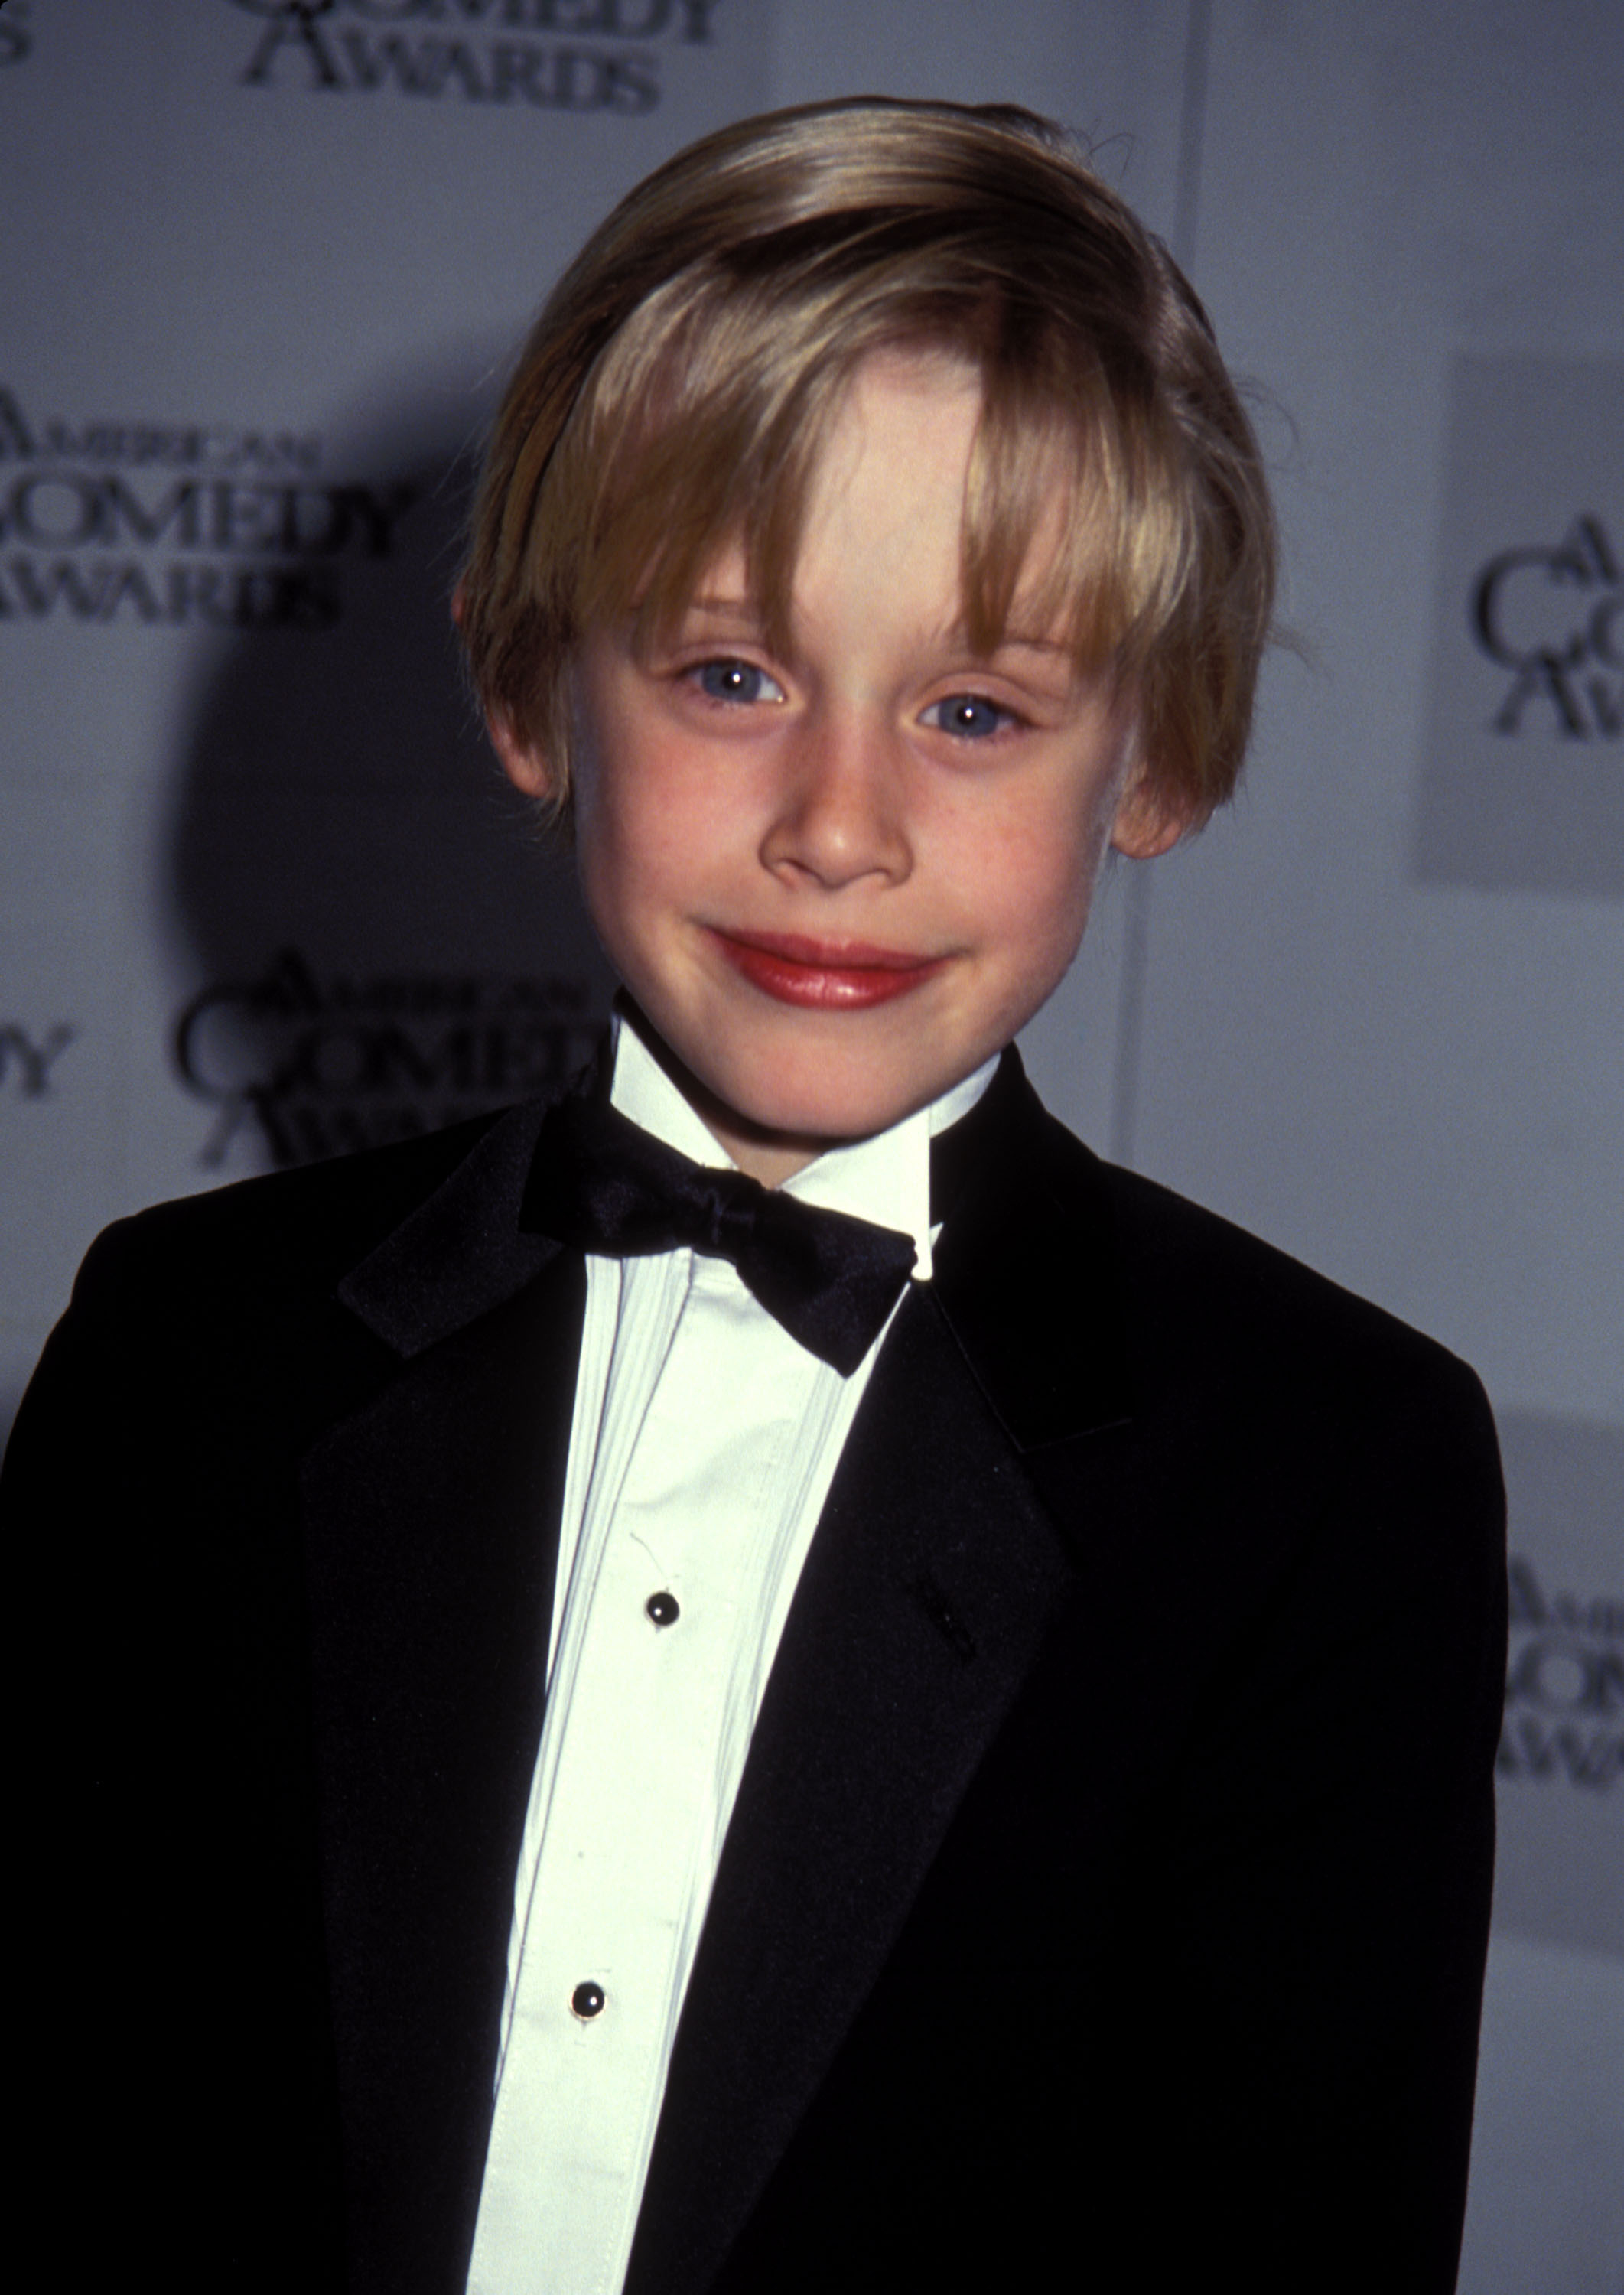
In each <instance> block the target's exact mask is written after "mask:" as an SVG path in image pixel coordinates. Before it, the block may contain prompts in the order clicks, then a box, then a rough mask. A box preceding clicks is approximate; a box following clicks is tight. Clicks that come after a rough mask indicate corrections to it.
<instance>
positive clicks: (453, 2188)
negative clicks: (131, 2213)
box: [301, 1111, 585, 2295]
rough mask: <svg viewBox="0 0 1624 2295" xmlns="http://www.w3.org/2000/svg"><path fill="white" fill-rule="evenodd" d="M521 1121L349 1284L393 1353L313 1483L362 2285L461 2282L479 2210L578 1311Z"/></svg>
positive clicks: (345, 2113)
mask: <svg viewBox="0 0 1624 2295" xmlns="http://www.w3.org/2000/svg"><path fill="white" fill-rule="evenodd" d="M536 1122H537V1118H536V1115H535V1112H534V1111H524V1112H521V1113H520V1114H518V1115H514V1116H511V1117H507V1118H504V1119H502V1122H501V1123H498V1124H496V1125H495V1126H494V1127H493V1129H492V1131H490V1132H488V1133H487V1134H486V1136H485V1137H484V1139H481V1140H480V1142H479V1144H478V1146H477V1147H476V1148H475V1150H474V1152H473V1154H472V1155H471V1156H469V1158H468V1159H467V1161H466V1162H465V1163H464V1164H462V1165H461V1167H460V1168H459V1169H458V1171H457V1172H455V1173H453V1177H452V1178H451V1180H448V1181H447V1182H446V1183H445V1186H444V1187H442V1188H440V1189H438V1190H437V1193H436V1194H435V1195H434V1196H432V1197H430V1198H429V1199H428V1202H427V1203H426V1204H425V1205H422V1206H421V1208H420V1210H419V1211H418V1212H416V1213H413V1215H412V1218H411V1219H409V1220H408V1221H406V1222H405V1223H404V1226H402V1227H401V1228H399V1229H396V1232H395V1233H394V1234H393V1235H392V1236H391V1237H389V1238H388V1241H387V1242H386V1243H385V1244H384V1245H383V1246H381V1247H380V1248H379V1250H378V1251H376V1252H374V1253H372V1254H371V1255H370V1257H369V1258H368V1259H367V1261H366V1262H363V1265H362V1266H361V1267H359V1268H357V1269H356V1270H354V1272H353V1273H352V1274H351V1275H350V1276H349V1277H348V1278H347V1279H346V1281H345V1283H344V1284H343V1285H342V1286H341V1287H340V1296H341V1297H342V1298H343V1299H344V1300H345V1302H346V1303H347V1305H348V1306H349V1307H350V1308H351V1309H352V1311H354V1312H355V1313H356V1314H358V1315H360V1316H361V1318H362V1319H363V1321H365V1322H366V1323H367V1325H368V1327H370V1328H371V1330H373V1331H374V1332H375V1333H376V1334H377V1335H379V1336H380V1337H382V1338H384V1339H385V1340H387V1341H388V1344H390V1345H391V1346H393V1347H394V1349H395V1350H396V1352H397V1354H399V1355H401V1356H402V1357H404V1360H403V1362H402V1366H401V1368H400V1370H399V1372H398V1374H397V1375H396V1376H395V1377H394V1378H393V1379H392V1380H391V1381H390V1382H389V1383H388V1384H387V1385H386V1386H385V1387H384V1389H383V1390H382V1392H381V1393H379V1395H378V1396H377V1397H376V1399H375V1400H374V1401H371V1403H370V1404H369V1405H368V1406H367V1407H366V1408H365V1409H363V1410H361V1411H360V1412H358V1413H357V1414H356V1415H355V1417H351V1418H349V1419H348V1420H347V1421H345V1422H344V1423H343V1424H341V1425H339V1426H338V1427H337V1428H335V1429H334V1430H332V1432H331V1433H329V1434H328V1435H327V1436H326V1437H325V1438H324V1439H323V1440H322V1442H321V1443H320V1444H319V1445H318V1446H317V1447H316V1449H315V1450H314V1451H313V1452H312V1453H311V1454H310V1456H309V1457H308V1458H306V1462H305V1466H304V1471H303V1476H302V1485H301V1498H302V1505H303V1514H304V1524H305V1536H306V1566H307V1572H308V1580H309V1589H310V1614H311V1646H312V1680H313V1711H314V1736H315V1752H316V1768H317V1776H318V1792H319V1799H320V1809H321V1824H322V1878H323V1895H324V1907H325V1917H326V1923H327V1936H328V1950H329V1962H330V1970H331V1997H332V2006H333V2021H334V2030H335V2036H336V2040H337V2049H338V2057H339V2098H340V2111H341V2115H342V2120H343V2129H344V2156H345V2165H346V2179H347V2188H346V2205H347V2220H348V2235H349V2247H350V2280H349V2285H350V2288H351V2290H352V2295H446V2291H448V2290H450V2289H453V2288H460V2287H461V2275H462V2273H463V2272H464V2271H465V2269H466V2261H467V2253H468V2244H469V2239H470V2238H471V2234H472V2222H473V2212H474V2209H475V2207H476V2205H477V2193H478V2183H479V2177H480V2173H481V2170H482V2166H483V2160H484V2149H485V2143H486V2133H487V2129H488V2123H489V2116H490V2098H491V2087H492V2076H493V2069H494V2055H495V2044H496V2038H497V2021H498V2017H499V2013H500V2007H501V1999H502V1981H503V1971H504V1968H505V1964H506V1948H507V1936H508V1924H509V1920H510V1913H511V1904H512V1886H513V1873H514V1869H515V1865H516V1862H517V1858H518V1845H519V1839H520V1834H521V1832H522V1826H523V1819H524V1810H525V1806H526V1796H527V1793H528V1788H529V1782H530V1775H531V1769H532V1766H533V1763H534V1760H535V1745H536V1742H537V1738H538V1736H539V1733H540V1727H541V1717H542V1707H543V1696H544V1689H545V1670H546V1650H547V1637H548V1628H549V1620H550V1610H551V1596H552V1581H553V1571H554V1564H555V1558H556V1554H557V1540H558V1523H559V1508H560V1506H561V1501H562V1486H563V1476H564V1470H565V1465H566V1460H567V1450H568V1441H569V1426H570V1417H571V1411H572V1409H573V1402H574V1393H575V1363H576V1360H577V1359H578V1356H579V1352H580V1335H581V1321H582V1315H583V1307H584V1299H585V1282H584V1273H583V1266H582V1262H581V1261H580V1260H579V1259H578V1258H577V1257H575V1255H574V1254H567V1253H563V1252H560V1251H559V1249H558V1247H557V1246H553V1245H551V1244H548V1243H545V1242H543V1240H542V1239H541V1238H539V1237H528V1236H526V1235H524V1234H522V1233H521V1231H520V1229H519V1227H518V1201H519V1197H520V1193H521V1191H522V1187H523V1180H524V1175H525V1172H526V1170H527V1168H528V1164H529V1157H530V1153H531V1148H532V1146H533V1143H534V1139H535V1129H536Z"/></svg>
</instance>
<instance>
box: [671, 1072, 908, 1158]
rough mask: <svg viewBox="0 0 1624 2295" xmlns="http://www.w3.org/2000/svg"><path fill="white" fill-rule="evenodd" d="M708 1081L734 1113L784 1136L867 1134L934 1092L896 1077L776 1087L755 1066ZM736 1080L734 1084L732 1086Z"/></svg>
mask: <svg viewBox="0 0 1624 2295" xmlns="http://www.w3.org/2000/svg"><path fill="white" fill-rule="evenodd" d="M709 1081H710V1088H711V1089H712V1090H714V1092H715V1095H716V1097H717V1098H718V1099H720V1100H722V1102H723V1103H724V1104H725V1105H726V1106H727V1107H729V1108H730V1109H731V1110H732V1112H733V1113H734V1114H735V1115H738V1116H739V1117H742V1118H743V1120H744V1121H745V1122H746V1123H749V1124H751V1125H753V1126H755V1128H756V1129H757V1130H758V1131H764V1132H770V1133H772V1134H775V1135H777V1136H778V1137H779V1138H781V1139H787V1140H788V1139H818V1140H828V1141H835V1140H841V1139H869V1137H870V1136H871V1135H872V1134H873V1133H874V1132H877V1131H885V1130H886V1129H887V1128H888V1127H889V1126H890V1125H891V1124H893V1123H900V1122H901V1121H902V1117H903V1116H905V1115H912V1113H913V1111H914V1109H915V1108H917V1107H923V1106H925V1105H926V1102H927V1101H929V1100H932V1099H934V1098H936V1097H937V1093H936V1090H934V1089H933V1088H932V1087H931V1086H930V1085H929V1084H928V1083H926V1084H923V1085H922V1086H921V1088H920V1090H918V1092H917V1093H916V1092H910V1091H909V1090H907V1088H906V1086H905V1085H903V1084H900V1083H899V1082H896V1081H894V1080H893V1081H891V1082H888V1083H887V1084H885V1085H878V1084H877V1083H876V1082H873V1081H872V1080H861V1081H860V1080H857V1079H853V1080H851V1081H849V1082H841V1081H839V1080H837V1079H831V1078H828V1077H827V1076H825V1077H820V1078H818V1079H816V1080H815V1081H813V1080H803V1081H798V1082H796V1081H788V1080H787V1081H786V1082H784V1083H783V1085H782V1086H781V1087H779V1088H778V1089H774V1088H773V1087H772V1085H771V1082H769V1083H767V1085H766V1086H765V1088H763V1078H762V1076H761V1074H760V1073H759V1071H757V1072H756V1073H755V1074H749V1075H745V1076H740V1077H737V1078H733V1077H722V1076H718V1077H715V1078H714V1079H712V1080H709ZM735 1084H736V1085H737V1086H738V1087H739V1088H738V1089H732V1088H730V1087H731V1086H733V1085H735ZM942 1089H943V1090H945V1089H946V1087H945V1086H943V1087H942Z"/></svg>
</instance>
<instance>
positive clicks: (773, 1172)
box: [621, 994, 845, 1188]
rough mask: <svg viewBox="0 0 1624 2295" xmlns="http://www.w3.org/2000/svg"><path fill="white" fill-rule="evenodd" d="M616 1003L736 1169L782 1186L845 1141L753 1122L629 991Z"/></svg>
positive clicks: (764, 1182) (765, 1184)
mask: <svg viewBox="0 0 1624 2295" xmlns="http://www.w3.org/2000/svg"><path fill="white" fill-rule="evenodd" d="M621 1008H622V1018H623V1020H624V1023H625V1025H627V1026H629V1027H634V1028H635V1029H636V1031H637V1033H638V1035H639V1037H640V1038H641V1041H642V1043H643V1045H644V1046H645V1048H646V1049H648V1051H649V1054H650V1055H651V1056H652V1058H655V1059H657V1061H658V1062H659V1064H660V1066H661V1067H663V1068H664V1069H665V1073H666V1074H667V1075H668V1076H669V1077H670V1078H671V1081H672V1082H673V1084H675V1086H676V1088H677V1090H679V1091H680V1092H681V1095H682V1097H683V1098H684V1099H685V1100H686V1101H687V1102H688V1104H689V1106H690V1107H691V1108H692V1109H693V1111H694V1114H695V1115H697V1116H698V1119H699V1121H700V1123H703V1124H704V1126H705V1128H706V1131H708V1132H709V1133H710V1135H711V1137H712V1139H714V1140H715V1141H716V1142H717V1143H718V1145H719V1146H720V1147H723V1148H725V1149H726V1151H727V1153H728V1154H729V1155H730V1156H731V1157H732V1159H733V1161H734V1163H735V1164H738V1166H739V1170H740V1171H741V1172H744V1173H746V1175H747V1177H748V1178H750V1179H752V1180H759V1181H760V1182H761V1184H762V1186H763V1188H779V1187H782V1185H783V1184H784V1181H785V1180H792V1179H794V1177H795V1175H796V1172H803V1171H804V1170H805V1168H806V1166H807V1164H811V1163H812V1162H814V1161H815V1160H816V1158H817V1157H818V1156H821V1155H822V1154H823V1153H824V1151H825V1149H826V1148H829V1147H840V1146H842V1145H844V1144H845V1143H844V1142H843V1141H841V1140H839V1139H832V1138H821V1137H819V1136H817V1135H815V1134H812V1133H810V1132H808V1133H796V1132H788V1131H769V1130H768V1129H767V1127H766V1126H765V1125H764V1124H760V1123H751V1121H750V1119H749V1117H748V1116H747V1115H739V1112H738V1110H737V1109H736V1108H731V1107H729V1106H728V1104H727V1102H726V1101H725V1100H722V1099H718V1098H717V1097H716V1095H715V1093H714V1091H712V1090H711V1089H710V1087H709V1086H708V1085H707V1084H705V1083H702V1082H700V1080H699V1078H698V1076H697V1075H695V1074H694V1073H693V1070H692V1069H691V1068H690V1067H687V1066H684V1064H683V1063H682V1061H681V1060H680V1059H679V1058H677V1056H676V1054H675V1053H674V1052H673V1050H672V1049H671V1047H670V1045H669V1044H667V1043H666V1042H665V1041H664V1039H663V1038H662V1037H661V1036H659V1035H658V1034H657V1032H656V1031H655V1030H654V1029H653V1028H651V1027H650V1026H649V1023H648V1021H647V1020H646V1019H645V1018H644V1017H643V1015H642V1013H641V1011H640V1010H639V1009H638V1008H637V1007H636V1006H635V1005H634V1004H633V1003H632V1000H631V998H630V997H629V996H624V994H623V996H622V999H621Z"/></svg>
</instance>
